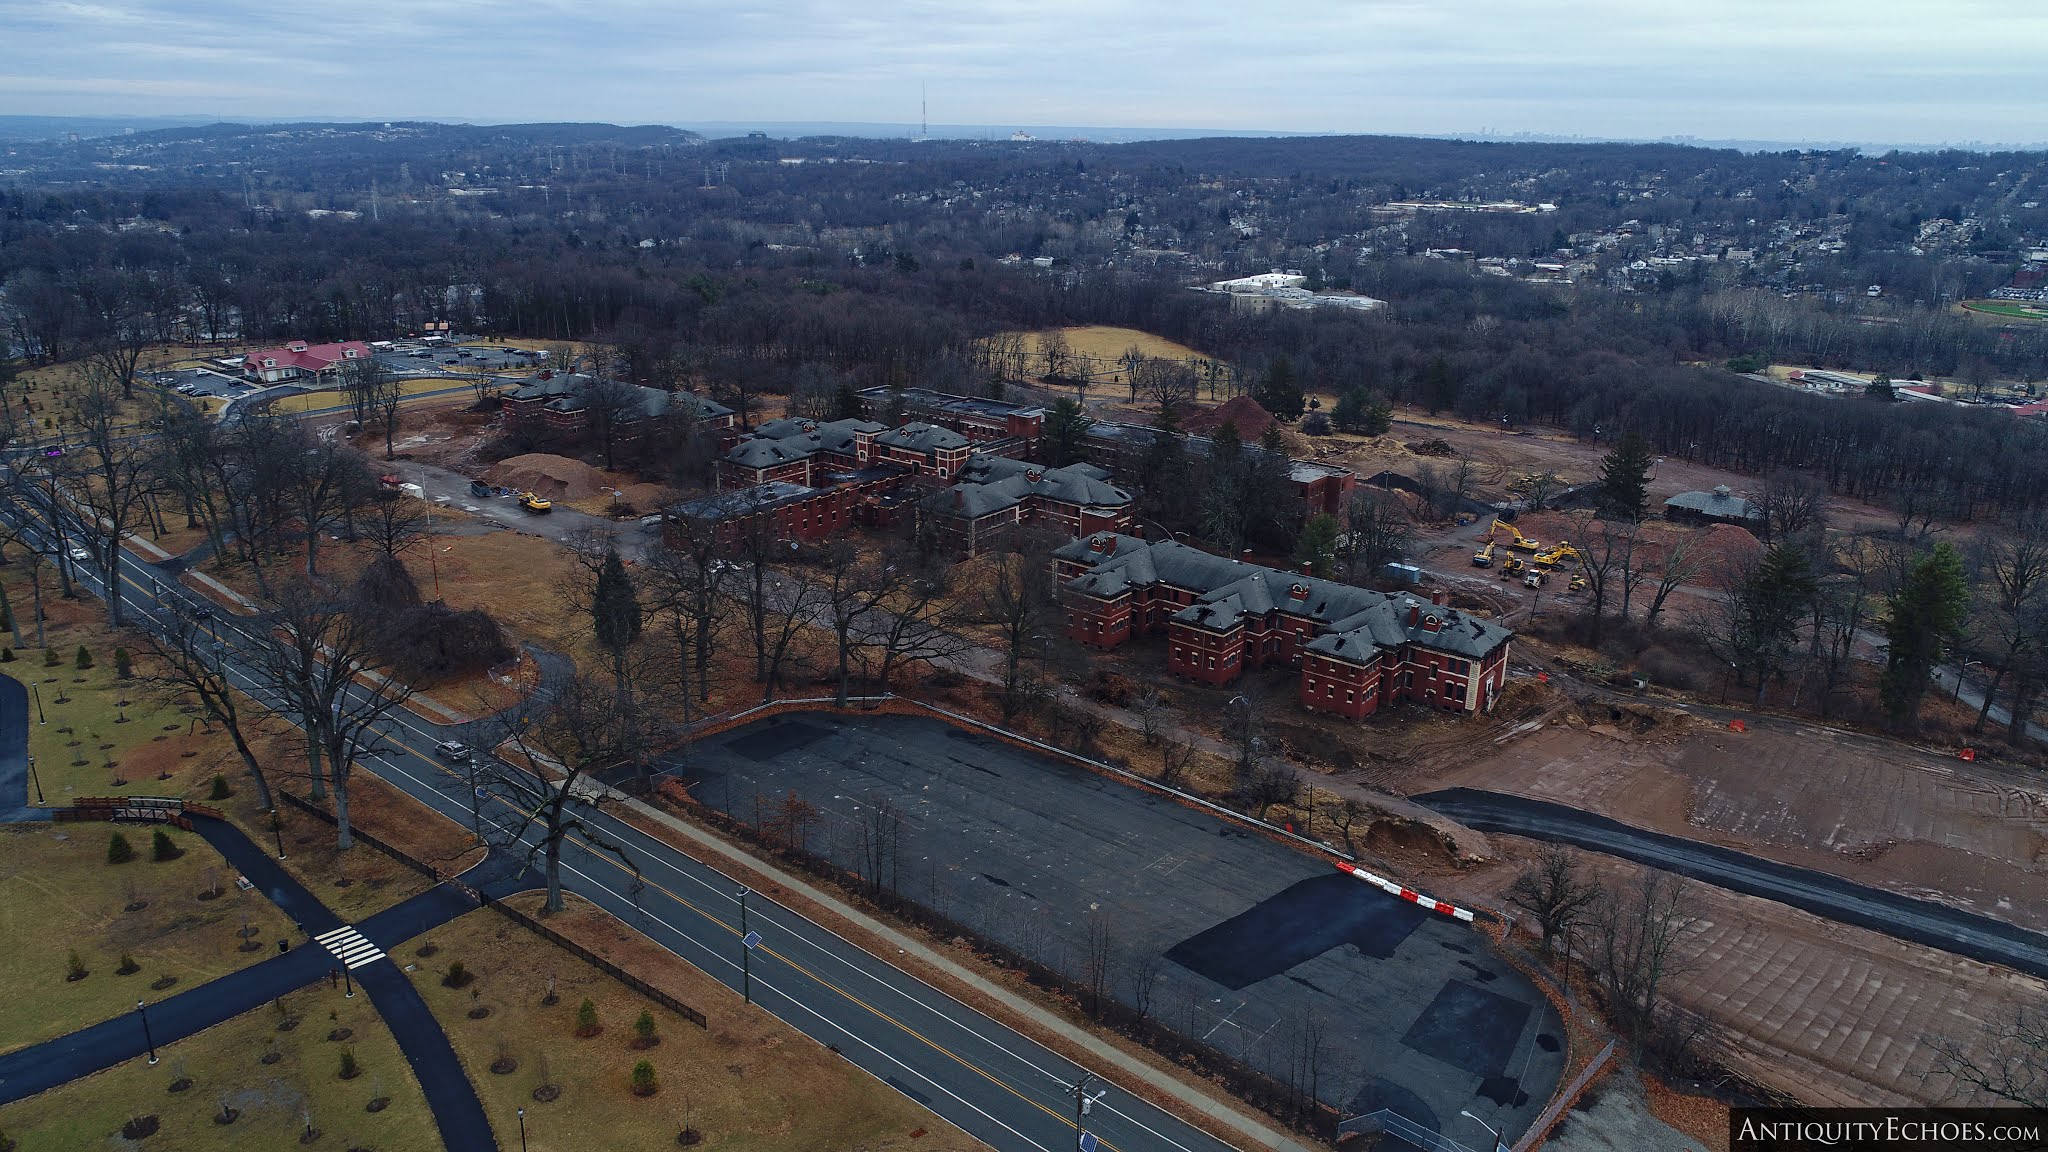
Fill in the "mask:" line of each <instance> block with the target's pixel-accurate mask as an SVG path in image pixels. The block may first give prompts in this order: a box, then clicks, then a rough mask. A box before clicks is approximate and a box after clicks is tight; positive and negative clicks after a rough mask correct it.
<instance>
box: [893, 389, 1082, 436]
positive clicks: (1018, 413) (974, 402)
mask: <svg viewBox="0 0 2048 1152" xmlns="http://www.w3.org/2000/svg"><path fill="white" fill-rule="evenodd" d="M899 403H900V404H901V405H902V409H903V415H904V417H905V418H906V419H912V420H922V421H924V422H926V423H928V424H937V425H938V426H940V427H941V428H950V429H952V430H953V431H955V432H958V433H960V434H961V435H962V436H965V437H967V439H968V440H969V441H970V442H971V443H973V444H976V445H981V444H985V443H987V442H989V441H992V440H1005V439H1009V438H1012V437H1015V438H1018V439H1023V440H1036V439H1038V432H1039V429H1040V428H1041V427H1043V426H1044V424H1045V409H1043V408H1040V407H1039V406H1038V405H1036V404H1012V403H1009V402H1008V401H1005V400H990V399H988V398H986V397H982V396H956V395H954V394H952V393H950V392H934V391H933V390H931V389H930V388H863V389H861V392H860V404H861V413H862V414H863V415H865V416H866V417H867V418H868V419H870V420H880V419H883V418H884V414H885V413H887V412H889V411H890V410H891V409H892V408H894V407H895V406H896V405H897V404H899Z"/></svg>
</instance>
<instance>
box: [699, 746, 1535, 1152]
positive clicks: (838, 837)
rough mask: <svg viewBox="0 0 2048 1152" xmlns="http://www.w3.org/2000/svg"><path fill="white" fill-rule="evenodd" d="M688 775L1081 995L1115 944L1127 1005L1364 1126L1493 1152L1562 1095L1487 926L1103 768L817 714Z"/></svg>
mask: <svg viewBox="0 0 2048 1152" xmlns="http://www.w3.org/2000/svg"><path fill="white" fill-rule="evenodd" d="M673 770H674V771H675V772H676V774H677V775H678V776H681V777H684V778H686V779H689V780H691V781H692V785H693V791H694V792H695V794H696V796H697V797H698V798H699V799H700V800H702V801H704V802H705V803H708V804H711V805H713V806H715V807H718V808H721V809H723V810H725V811H727V812H730V813H732V814H733V815H735V816H739V817H741V818H743V819H746V820H748V821H751V822H765V823H768V824H770V825H771V826H772V825H774V823H775V822H776V820H777V817H776V815H775V813H776V811H777V806H778V803H779V802H780V801H781V799H782V798H783V797H784V796H785V795H787V794H788V793H789V792H792V791H794V792H795V793H796V794H797V795H799V796H801V797H802V798H803V799H805V800H806V801H808V802H809V803H810V804H812V805H814V806H816V808H817V809H818V810H819V812H820V819H819V821H818V822H817V824H816V826H815V827H814V828H811V829H809V830H808V832H807V834H806V837H805V838H806V840H807V842H808V846H809V847H810V849H811V850H812V851H814V852H818V853H820V854H823V855H826V856H828V857H830V858H831V859H833V860H834V861H835V862H837V863H839V864H841V865H843V866H845V867H848V868H851V869H854V870H856V871H858V872H861V873H862V874H863V875H873V874H875V873H876V872H878V871H879V872H880V873H881V874H882V877H883V879H884V881H885V882H887V883H891V884H892V885H893V886H894V887H895V889H896V890H897V891H898V892H899V893H901V894H902V895H904V896H905V897H907V898H910V899H912V900H915V901H917V902H918V903H921V904H924V905H926V906H927V907H929V908H931V909H932V910H933V911H935V912H938V913H940V914H941V915H944V916H947V917H949V918H951V919H953V920H954V921H956V922H958V923H961V924H964V925H966V926H968V927H970V928H972V929H974V930H975V931H977V932H979V933H981V934H983V935H984V936H986V937H988V938H990V939H992V940H995V941H997V942H1000V943H1001V944H1003V945H1004V946H1006V947H1008V948H1011V949H1013V950H1015V951H1017V952H1019V953H1022V954H1025V955H1028V956H1030V957H1032V958H1033V959H1036V960H1038V961H1040V962H1042V963H1044V964H1046V965H1048V966H1050V967H1053V968H1056V969H1058V970H1060V971H1062V972H1064V973H1066V974H1068V975H1069V976H1071V977H1074V978H1076V979H1077V980H1079V979H1083V978H1084V973H1085V972H1086V971H1087V970H1088V969H1089V968H1090V967H1092V966H1093V965H1092V964H1091V962H1090V960H1089V956H1090V954H1091V947H1090V941H1091V936H1092V937H1093V939H1094V940H1095V941H1096V942H1097V947H1095V948H1094V949H1093V950H1092V951H1093V952H1095V953H1096V954H1098V955H1099V954H1100V953H1101V952H1102V948H1101V947H1100V945H1101V943H1102V942H1104V941H1105V938H1106V942H1107V944H1108V945H1109V951H1110V954H1111V955H1112V956H1113V960H1112V961H1111V962H1110V965H1109V967H1110V980H1109V985H1110V990H1111V992H1112V993H1113V994H1114V995H1115V996H1116V997H1117V998H1118V999H1119V1000H1122V1001H1123V1002H1124V1003H1126V1004H1127V1005H1131V1006H1133V1007H1136V1006H1138V1002H1139V1001H1140V1000H1143V1001H1145V1002H1146V1005H1147V1006H1148V1007H1149V1010H1150V1012H1151V1014H1152V1015H1154V1016H1155V1017H1157V1018H1159V1019H1160V1020H1162V1021H1164V1022H1165V1023H1166V1024H1167V1025H1168V1026H1170V1027H1172V1028H1174V1029H1176V1030H1177V1031H1180V1032H1182V1033H1183V1034H1187V1035H1191V1036H1194V1037H1197V1038H1200V1039H1202V1040H1204V1041H1206V1042H1207V1043H1208V1044H1210V1045H1212V1046H1213V1047H1215V1048H1217V1049H1219V1050H1221V1051H1223V1052H1225V1053H1227V1054H1229V1055H1232V1056H1235V1057H1237V1058H1239V1059H1242V1060H1244V1061H1246V1062H1247V1063H1250V1064H1252V1065H1254V1066H1256V1067H1259V1068H1261V1069H1262V1070H1264V1071H1266V1072H1268V1073H1270V1074H1272V1075H1275V1076H1277V1077H1279V1078H1281V1079H1283V1080H1287V1079H1290V1078H1291V1071H1292V1070H1295V1069H1299V1068H1302V1067H1305V1066H1307V1065H1308V1064H1311V1063H1312V1064H1314V1065H1315V1066H1316V1067H1317V1069H1318V1071H1317V1075H1316V1079H1317V1085H1316V1087H1317V1091H1318V1094H1319V1095H1320V1096H1321V1097H1322V1098H1323V1099H1324V1100H1325V1101H1326V1102H1328V1103H1331V1104H1333V1105H1336V1106H1338V1107H1340V1108H1343V1109H1344V1110H1345V1111H1346V1112H1347V1114H1348V1113H1360V1112H1371V1111H1375V1110H1377V1109H1380V1108H1391V1109H1393V1110H1394V1111H1397V1112H1400V1113H1401V1114H1402V1115H1404V1116H1406V1117H1408V1118H1409V1119H1411V1120H1414V1121H1416V1122H1418V1123H1421V1124H1423V1125H1425V1126H1426V1127H1430V1128H1433V1129H1436V1130H1438V1131H1441V1132H1442V1133H1443V1134H1444V1135H1446V1136H1449V1137H1451V1138H1453V1139H1456V1140H1458V1141H1460V1142H1461V1143H1464V1144H1466V1145H1467V1146H1470V1147H1483V1146H1484V1145H1485V1143H1486V1137H1485V1134H1484V1132H1483V1131H1481V1130H1480V1129H1479V1128H1478V1127H1477V1126H1476V1125H1474V1124H1472V1122H1471V1121H1470V1120H1467V1119H1463V1118H1461V1117H1460V1116H1459V1112H1460V1110H1462V1109H1470V1110H1471V1111H1473V1112H1475V1113H1477V1114H1478V1115H1480V1116H1481V1117H1483V1118H1485V1119H1486V1121H1487V1123H1489V1124H1492V1125H1494V1126H1496V1127H1498V1128H1501V1129H1503V1130H1505V1131H1506V1132H1507V1133H1508V1134H1509V1136H1510V1138H1512V1136H1513V1135H1514V1134H1516V1133H1519V1132H1521V1131H1522V1130H1523V1129H1524V1128H1526V1127H1527V1126H1528V1124H1529V1123H1530V1122H1531V1121H1532V1120H1533V1119H1534V1118H1535V1115H1536V1113H1537V1112H1538V1111H1540V1110H1541V1109H1542V1107H1543V1105H1544V1104H1545V1102H1546V1101H1547V1099H1548V1097H1549V1095H1550V1092H1551V1090H1552V1088H1553V1087H1554V1085H1555V1084H1556V1082H1557V1078H1558V1075H1559V1072H1560V1069H1561V1067H1562V1063H1563V1055H1564V1054H1563V1052H1562V1044H1561V1038H1562V1035H1563V1033H1562V1029H1561V1026H1560V1023H1559V1021H1558V1020H1557V1018H1556V1015H1555V1013H1554V1012H1553V1011H1552V1010H1551V1008H1550V1006H1549V1005H1548V1003H1547V1002H1546V1001H1545V1000H1544V999H1543V997H1542V995H1541V994H1540V993H1539V992H1537V990H1536V989H1535V988H1534V987H1533V986H1531V985H1530V984H1529V983H1528V981H1526V980H1525V979H1523V978H1522V976H1521V975H1520V974H1519V973H1517V972H1516V971H1515V970H1514V969H1513V968H1512V967H1510V966H1508V965H1507V964H1506V963H1504V962H1502V961H1500V960H1499V959H1497V958H1496V957H1494V956H1493V955H1492V954H1491V953H1490V952H1489V950H1488V946H1487V943H1486V941H1485V939H1484V938H1483V937H1481V936H1480V935H1478V934H1477V933H1475V932H1473V931H1472V930H1471V929H1469V928H1467V927H1465V926H1463V925H1461V924H1458V923H1457V922H1455V921H1451V920H1448V919H1445V918H1443V917H1439V916H1434V915H1431V914H1430V913H1426V912H1423V911H1421V910H1420V909H1419V908H1417V907H1416V906H1414V905H1412V904H1406V903H1402V902H1400V901H1397V900H1395V899H1393V898H1392V897H1389V896H1387V895H1385V894H1383V893H1381V892H1380V891H1378V890H1377V889H1374V888H1370V887H1368V886H1367V885H1365V884H1363V883H1361V882H1359V881H1357V880H1355V879H1352V878H1350V877H1348V876H1344V875H1341V874H1339V873H1337V872H1336V871H1335V870H1334V869H1333V868H1332V867H1331V866H1330V864H1329V863H1328V862H1326V861H1324V860H1322V859H1320V858H1318V857H1315V856H1311V855H1308V854H1305V853H1301V852H1297V851H1294V850H1292V849H1290V848H1287V847H1284V846H1282V845H1280V844H1278V843H1275V842H1273V841H1270V840H1268V839H1266V838H1265V837H1263V836H1259V835H1256V834H1252V833H1249V832H1246V831H1243V830H1241V829H1239V828H1237V827H1234V826H1232V825H1230V824H1227V823H1224V822H1223V821H1220V820H1218V819H1216V818H1214V817H1211V816H1208V815H1205V814H1203V813H1200V812H1198V811H1195V810H1192V809H1189V808H1187V807H1185V806H1183V805H1181V804H1178V803H1175V802H1172V801H1170V800H1166V799H1164V798H1161V797H1157V796H1154V795H1152V794H1149V793H1146V792H1143V791H1141V790H1139V789H1136V788H1132V787H1128V786H1125V785H1123V784H1119V783H1117V782H1114V781H1112V780H1110V779H1107V778H1105V777H1102V776H1099V775H1096V774H1095V773H1092V772H1088V771H1086V770H1084V769H1081V768H1078V767H1074V766H1070V765H1067V764H1064V763H1061V762H1058V761H1055V760H1052V759H1050V758H1048V757H1040V756H1035V755H1031V754H1029V753H1026V752H1023V751H1020V750H1018V749H1015V748H1013V747H1011V746H1009V745H1006V744H1002V743H1000V742H998V741H995V740H992V739H989V738H986V737H982V736H978V735H974V734H972V733H968V732H964V731H961V730H958V729H955V728H952V727H950V726H948V725H945V724H941V723H939V722H937V721H932V720H924V719H919V718H912V717H899V716H873V717H863V718H857V719H856V718H848V717H839V716H831V715H825V714H812V715H795V716H782V717H775V718H772V719H768V720H763V721H760V722H757V723H755V724H751V725H747V726H745V727H742V728H739V729H736V730H734V731H732V732H729V733H726V734H724V735H721V736H719V737H716V738H714V739H710V740H706V741H703V742H701V743H699V744H697V745H695V746H693V747H692V749H691V751H690V754H689V760H688V763H687V764H683V765H677V766H675V768H674V769H673ZM891 808H893V809H895V810H896V811H898V812H900V813H901V825H900V826H901V832H900V838H899V839H898V840H897V843H896V850H895V851H894V852H893V853H888V852H882V851H878V846H879V845H882V844H885V843H887V842H888V840H889V839H890V837H888V835H887V834H886V833H884V832H883V831H881V830H882V829H883V828H885V827H886V826H888V825H889V824H890V823H892V821H890V820H889V819H888V818H887V817H886V815H884V814H885V813H887V812H888V811H889V809H891ZM1097 925H1099V926H1100V927H1099V928H1097V927H1095V926H1097ZM1091 929H1093V931H1091ZM1311 1054H1312V1055H1313V1059H1311V1058H1310V1057H1311Z"/></svg>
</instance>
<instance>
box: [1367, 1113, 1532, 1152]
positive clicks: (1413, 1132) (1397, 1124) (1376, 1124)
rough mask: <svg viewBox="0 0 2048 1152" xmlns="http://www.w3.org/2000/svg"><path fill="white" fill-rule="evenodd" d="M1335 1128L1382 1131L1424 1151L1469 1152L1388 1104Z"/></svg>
mask: <svg viewBox="0 0 2048 1152" xmlns="http://www.w3.org/2000/svg"><path fill="white" fill-rule="evenodd" d="M1337 1131H1338V1132H1340V1133H1343V1134H1346V1135H1360V1136H1365V1135H1371V1134H1373V1133H1376V1132H1384V1133H1386V1134H1387V1135H1389V1136H1392V1137H1394V1138H1395V1139H1398V1140H1400V1141H1401V1142H1403V1143H1405V1144H1410V1145H1413V1146H1414V1147H1417V1148H1420V1149H1422V1150H1423V1152H1472V1150H1471V1149H1470V1148H1467V1147H1465V1146H1464V1145H1463V1144H1460V1143H1458V1142H1457V1141H1456V1140H1453V1139H1451V1138H1450V1137H1448V1136H1444V1135H1441V1134H1439V1133H1436V1132H1432V1131H1430V1130H1429V1129H1427V1128H1424V1127H1423V1126H1422V1125H1420V1124H1417V1123H1416V1122H1415V1121H1413V1120H1410V1119H1409V1118H1407V1117H1406V1116H1403V1115H1401V1114H1400V1113H1399V1112H1395V1111H1393V1110H1391V1109H1387V1108H1382V1109H1380V1110H1379V1111H1377V1112H1367V1113H1366V1114H1365V1115H1363V1116H1353V1117H1352V1118H1351V1119H1349V1120H1346V1121H1345V1122H1344V1123H1343V1124H1342V1125H1340V1126H1339V1127H1338V1129H1337ZM1489 1152H1500V1148H1499V1145H1495V1146H1494V1148H1492V1149H1490V1150H1489Z"/></svg>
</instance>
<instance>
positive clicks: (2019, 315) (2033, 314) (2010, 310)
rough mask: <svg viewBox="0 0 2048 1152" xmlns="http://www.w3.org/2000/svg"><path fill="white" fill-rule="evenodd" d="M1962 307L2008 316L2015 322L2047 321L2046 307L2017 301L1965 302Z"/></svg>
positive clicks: (2047, 310) (1993, 314)
mask: <svg viewBox="0 0 2048 1152" xmlns="http://www.w3.org/2000/svg"><path fill="white" fill-rule="evenodd" d="M1963 307H1965V308H1967V309H1969V310H1970V311H1972V312H1983V313H1986V314H1988V315H1992V316H2008V317H2011V318H2013V319H2015V320H2048V307H2042V306H2041V305H2039V304H2026V303H2023V302H2021V301H2018V300H1965V301H1963Z"/></svg>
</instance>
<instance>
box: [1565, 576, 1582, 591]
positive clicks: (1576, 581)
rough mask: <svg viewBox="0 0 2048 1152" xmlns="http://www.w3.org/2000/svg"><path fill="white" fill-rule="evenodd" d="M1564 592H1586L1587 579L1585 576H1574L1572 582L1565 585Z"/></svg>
mask: <svg viewBox="0 0 2048 1152" xmlns="http://www.w3.org/2000/svg"><path fill="white" fill-rule="evenodd" d="M1564 590H1565V591H1567V592H1584V591H1585V590H1586V577H1585V576H1584V575H1578V576H1573V577H1572V582H1571V583H1569V584H1567V585H1565V586H1564Z"/></svg>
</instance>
